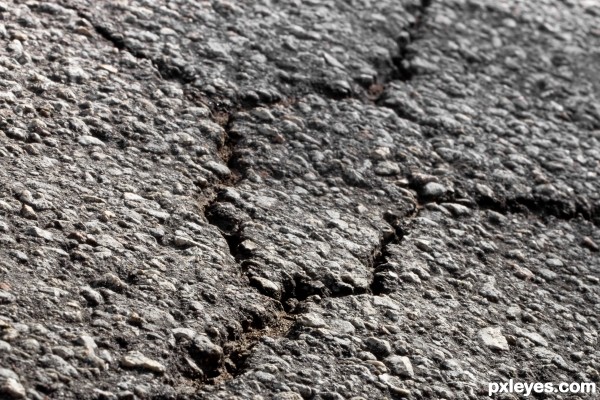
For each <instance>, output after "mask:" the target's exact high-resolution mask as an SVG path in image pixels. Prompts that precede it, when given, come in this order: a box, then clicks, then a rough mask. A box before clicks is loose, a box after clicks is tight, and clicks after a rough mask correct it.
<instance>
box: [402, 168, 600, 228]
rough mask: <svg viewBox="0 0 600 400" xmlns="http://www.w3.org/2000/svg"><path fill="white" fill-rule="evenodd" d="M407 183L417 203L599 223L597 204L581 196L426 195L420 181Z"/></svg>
mask: <svg viewBox="0 0 600 400" xmlns="http://www.w3.org/2000/svg"><path fill="white" fill-rule="evenodd" d="M409 186H410V188H411V189H413V190H415V191H416V192H417V193H419V196H418V201H419V204H427V203H437V204H441V203H460V204H464V205H467V206H470V207H471V208H474V207H477V208H479V209H480V210H491V211H495V212H497V213H500V214H503V215H506V214H509V213H513V214H524V215H535V216H536V217H538V218H542V219H543V218H548V217H554V218H557V219H560V220H565V221H569V220H573V219H578V218H581V219H583V220H586V221H589V222H591V223H592V224H594V225H596V226H600V204H592V203H590V202H589V201H587V200H586V199H584V198H576V199H574V200H572V201H570V200H569V199H564V198H560V199H557V198H550V197H549V196H543V195H534V196H533V197H525V196H517V197H513V198H502V197H499V196H493V197H492V196H489V195H482V194H478V195H476V196H475V197H474V198H473V199H468V198H458V197H456V196H455V194H454V193H453V192H452V193H446V194H444V195H442V196H441V197H438V198H429V197H427V196H424V195H423V193H422V187H423V182H421V181H419V180H418V179H414V178H411V181H410V185H409Z"/></svg>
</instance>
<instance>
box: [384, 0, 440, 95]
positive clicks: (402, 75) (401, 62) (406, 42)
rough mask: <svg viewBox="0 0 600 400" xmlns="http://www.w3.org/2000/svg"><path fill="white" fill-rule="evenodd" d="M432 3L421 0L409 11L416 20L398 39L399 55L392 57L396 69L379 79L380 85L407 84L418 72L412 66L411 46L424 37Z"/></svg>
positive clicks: (428, 0) (427, 0) (412, 51)
mask: <svg viewBox="0 0 600 400" xmlns="http://www.w3.org/2000/svg"><path fill="white" fill-rule="evenodd" d="M432 3H433V1H432V0H421V2H420V4H419V5H418V6H417V7H416V8H415V9H413V10H409V11H410V12H411V14H412V15H413V16H414V18H415V20H414V21H413V23H411V24H410V25H409V26H408V28H407V29H406V30H405V31H403V32H402V33H401V34H400V35H399V36H398V38H396V43H397V44H398V53H396V55H394V56H393V57H392V63H393V66H394V68H393V69H392V71H391V72H389V73H387V74H384V75H383V76H382V77H379V82H378V83H382V84H385V83H387V82H389V81H395V80H398V81H404V82H406V81H410V80H411V79H413V77H414V76H415V74H416V71H415V70H414V69H413V68H412V66H411V59H412V58H413V57H414V56H415V54H414V50H413V49H412V48H411V45H412V44H413V43H414V42H415V41H417V40H419V39H420V38H422V37H423V32H424V27H425V21H426V20H427V13H428V11H429V7H430V6H431V4H432Z"/></svg>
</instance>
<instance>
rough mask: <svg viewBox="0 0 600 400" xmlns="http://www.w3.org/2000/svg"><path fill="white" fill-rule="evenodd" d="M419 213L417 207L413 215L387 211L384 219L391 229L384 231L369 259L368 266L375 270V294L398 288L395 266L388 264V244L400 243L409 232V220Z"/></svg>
mask: <svg viewBox="0 0 600 400" xmlns="http://www.w3.org/2000/svg"><path fill="white" fill-rule="evenodd" d="M416 215H418V209H415V210H414V212H413V213H412V215H407V214H406V213H405V212H395V211H386V212H385V213H384V215H383V219H384V220H385V221H386V222H387V223H388V224H389V226H390V227H391V229H390V230H389V231H386V232H383V234H382V237H381V240H380V242H379V244H378V246H377V247H375V249H373V252H372V258H371V260H369V265H368V267H369V268H370V269H371V270H372V271H373V278H372V280H371V285H370V290H371V293H372V294H374V295H380V294H384V293H390V292H392V291H394V290H397V288H398V280H397V279H396V277H395V275H394V274H393V273H392V272H393V267H392V266H391V265H390V264H388V261H387V259H388V256H389V253H388V246H390V245H393V244H396V245H398V244H400V243H402V240H403V239H404V236H406V234H407V233H408V228H407V226H408V222H409V221H410V219H412V218H414V217H415V216H416Z"/></svg>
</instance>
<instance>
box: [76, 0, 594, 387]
mask: <svg viewBox="0 0 600 400" xmlns="http://www.w3.org/2000/svg"><path fill="white" fill-rule="evenodd" d="M431 4H432V0H422V1H421V3H420V5H419V7H418V8H417V9H416V10H415V11H414V12H413V13H412V14H413V15H414V16H415V21H414V23H413V24H411V26H409V27H408V29H407V30H405V31H404V32H403V33H402V34H401V35H400V36H399V37H398V39H397V41H398V47H399V50H398V53H397V54H396V55H395V56H394V57H393V58H392V60H391V62H392V65H391V69H386V70H380V71H379V73H378V75H377V77H376V83H374V84H373V85H371V86H370V87H369V88H366V89H364V88H362V89H361V88H359V89H356V88H352V89H351V90H350V91H347V90H336V89H335V88H334V87H332V86H331V85H330V84H329V83H328V82H324V81H320V80H315V81H312V82H308V83H297V82H290V85H291V86H292V87H293V88H294V89H295V92H296V94H295V95H296V96H298V97H300V96H302V95H305V94H320V95H323V96H326V97H328V98H330V99H333V100H343V99H347V98H353V99H357V100H359V101H362V102H368V103H372V104H375V105H377V106H379V107H386V105H385V104H382V102H381V101H380V99H381V94H382V93H383V92H384V90H385V86H386V85H387V84H388V83H389V82H392V81H410V80H412V79H414V77H415V75H416V72H415V70H414V68H412V66H411V59H412V58H413V57H414V55H415V54H414V52H413V51H412V49H411V44H412V43H414V41H415V40H418V39H419V38H420V37H421V36H422V34H423V27H424V23H425V21H426V18H427V13H428V9H429V7H430V6H431ZM71 9H73V10H74V11H75V12H76V13H77V15H78V16H79V17H80V18H82V19H85V20H86V21H88V22H90V24H91V25H92V27H93V28H94V29H95V31H96V32H97V33H98V35H99V36H101V37H102V38H104V39H105V40H107V41H109V42H110V43H112V44H113V45H114V47H116V48H118V49H119V50H126V51H128V52H129V53H131V54H132V55H133V56H134V57H136V58H138V59H141V60H147V61H149V62H151V63H152V65H153V66H154V67H155V69H156V70H157V72H158V73H159V75H160V77H161V78H162V79H167V80H172V81H175V82H179V83H180V84H181V85H182V86H184V89H185V92H186V95H187V97H188V98H189V99H190V100H191V101H193V102H196V103H200V104H202V105H205V106H207V107H208V108H209V109H210V110H211V115H212V119H213V121H214V122H216V123H218V124H219V125H220V126H221V127H222V128H223V132H224V138H223V140H222V145H221V146H220V147H219V148H218V149H217V150H218V155H219V157H220V159H221V161H222V163H223V164H225V165H227V167H228V168H229V170H230V171H231V174H230V176H229V177H226V178H219V179H218V181H217V182H216V183H214V184H213V185H212V187H211V188H210V189H209V191H208V192H209V194H208V195H207V196H204V198H203V199H201V200H200V201H199V207H200V208H201V209H202V212H203V215H204V216H205V219H206V221H207V222H208V223H209V224H211V225H213V226H214V227H215V228H216V229H217V230H218V232H219V233H220V234H221V236H222V237H223V238H224V239H225V241H226V242H227V245H228V248H229V253H230V255H231V256H232V258H233V259H234V260H235V263H236V264H237V265H238V267H239V269H240V271H242V273H243V274H244V275H245V277H246V278H247V279H248V282H247V284H248V285H249V286H251V287H254V288H255V289H256V290H257V291H259V292H260V293H262V294H263V295H265V296H268V297H270V298H272V299H274V300H275V301H277V302H279V304H280V305H281V311H280V312H278V313H277V315H275V316H274V322H273V323H271V324H270V325H271V326H269V327H262V326H254V325H251V326H248V327H247V328H246V329H245V330H244V332H243V333H242V335H241V338H239V339H237V340H229V341H225V343H224V344H223V349H224V355H225V357H224V359H223V361H222V364H221V365H216V366H212V367H213V368H212V371H213V374H212V375H211V376H208V377H207V380H206V382H207V383H212V384H216V383H219V382H222V381H225V380H228V379H233V378H234V377H235V376H237V375H239V374H242V373H243V372H244V371H245V368H246V360H247V358H248V357H249V355H250V353H251V350H252V349H253V348H254V346H256V345H257V344H258V343H259V342H260V341H261V340H262V338H263V337H267V336H268V337H283V336H286V335H289V334H290V332H294V328H295V326H296V324H295V323H294V321H295V317H294V315H295V314H299V313H301V312H302V307H301V306H299V303H300V302H302V301H304V300H306V299H308V298H309V297H310V296H313V295H319V296H321V297H343V296H354V295H360V294H364V293H370V294H372V295H380V294H385V293H388V292H389V291H390V289H391V288H392V287H393V286H394V285H395V286H397V284H398V283H397V281H396V280H394V279H393V275H392V274H391V273H392V272H393V266H391V265H390V264H389V263H388V256H389V253H388V250H387V249H388V246H390V245H394V244H396V245H398V244H401V243H402V241H403V239H404V237H405V235H406V234H407V228H406V227H407V225H408V223H409V222H410V220H411V219H413V218H415V217H416V216H418V214H419V210H420V209H421V207H420V206H418V205H415V210H414V212H413V214H412V215H406V214H402V213H394V212H386V213H385V214H384V215H383V219H384V220H385V221H386V222H387V224H389V226H390V227H391V230H390V231H386V232H382V233H381V240H380V241H379V243H378V244H377V245H376V246H375V247H374V248H373V250H372V252H371V257H370V258H369V259H368V260H367V261H366V262H365V268H367V269H368V270H369V271H371V283H370V285H369V288H368V289H367V290H362V291H361V290H357V289H356V288H353V289H344V290H341V289H339V288H337V287H333V286H332V285H331V284H330V285H325V286H324V287H319V288H316V287H315V286H314V285H311V282H310V279H309V278H308V277H306V276H303V275H301V274H296V275H294V276H292V277H290V279H288V280H286V281H284V282H283V285H282V286H283V287H282V292H281V293H280V294H279V295H275V294H273V293H269V292H265V290H264V288H262V287H261V286H260V285H259V284H257V283H256V281H255V280H254V279H253V277H252V276H250V275H249V274H247V273H246V272H245V271H244V266H243V263H244V261H250V260H251V257H248V255H247V254H245V253H244V251H243V250H242V249H241V246H240V245H241V244H242V242H243V241H244V238H243V236H242V232H241V228H240V226H239V222H237V221H235V219H229V218H225V217H224V216H223V215H221V214H220V212H219V210H218V206H219V205H220V204H222V203H226V202H227V200H224V199H221V198H220V195H219V194H220V192H222V191H223V189H225V188H227V187H235V186H236V185H237V184H238V183H239V181H240V180H241V179H242V178H243V171H242V170H241V169H240V166H239V165H238V158H237V156H236V148H237V147H238V144H239V143H238V141H239V137H237V136H236V134H235V132H234V129H233V124H234V120H235V115H236V113H238V112H242V111H250V110H252V109H253V108H255V107H258V106H267V107H269V106H274V105H276V104H279V103H284V102H288V103H289V102H292V103H293V102H295V98H288V99H277V100H275V101H273V102H270V103H267V104H265V103H249V102H247V101H244V100H243V99H242V100H240V99H233V100H232V99H226V98H223V99H220V98H218V97H217V96H205V95H203V94H200V93H199V92H197V91H196V89H193V88H189V85H188V84H189V83H191V82H193V80H194V77H193V76H189V75H187V74H186V73H185V71H182V70H181V69H180V68H179V67H177V66H173V65H170V64H169V63H168V61H165V60H161V59H155V58H153V57H151V56H148V55H147V54H145V53H143V52H140V51H137V50H135V49H133V48H131V47H129V46H127V44H126V42H125V39H124V38H123V36H122V35H121V34H119V33H117V32H115V31H114V30H112V29H111V28H110V26H106V25H101V24H97V23H94V22H93V18H91V17H90V14H89V12H88V11H86V10H81V9H77V8H71ZM390 108H392V109H393V110H394V111H395V112H396V113H397V114H398V115H399V116H400V117H401V118H406V119H409V120H412V121H413V122H416V123H418V121H414V118H411V117H410V116H409V115H403V114H402V113H401V110H398V109H397V107H395V108H393V107H390ZM459 200H460V199H451V198H450V199H448V201H459ZM419 203H421V204H423V203H426V201H425V202H421V201H419ZM476 204H477V206H478V207H479V208H480V209H490V210H493V211H497V212H500V213H502V214H506V213H508V212H519V213H524V212H527V211H530V212H533V213H535V214H537V215H539V216H545V215H553V216H556V217H558V218H561V219H571V218H575V217H577V216H578V215H583V216H584V218H587V219H591V220H595V223H596V224H599V225H600V223H599V222H600V221H597V220H596V218H597V217H598V215H600V210H598V207H596V208H590V209H587V210H586V209H585V207H581V206H579V204H578V205H577V207H575V209H574V210H573V207H570V206H569V207H568V206H567V204H566V203H565V204H563V203H561V202H556V201H553V200H544V199H542V198H540V199H526V198H517V199H511V200H505V201H502V200H498V199H494V198H491V197H483V196H480V197H478V198H477V200H476Z"/></svg>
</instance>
